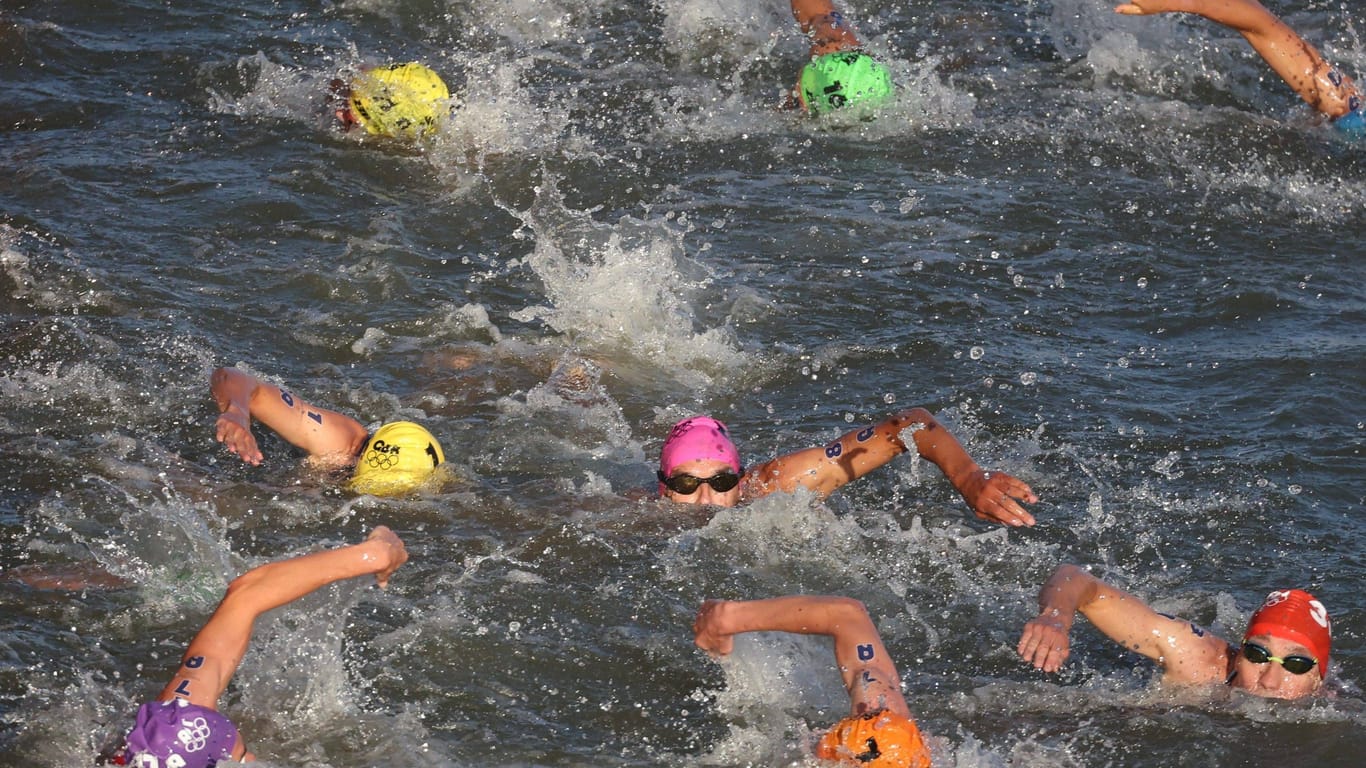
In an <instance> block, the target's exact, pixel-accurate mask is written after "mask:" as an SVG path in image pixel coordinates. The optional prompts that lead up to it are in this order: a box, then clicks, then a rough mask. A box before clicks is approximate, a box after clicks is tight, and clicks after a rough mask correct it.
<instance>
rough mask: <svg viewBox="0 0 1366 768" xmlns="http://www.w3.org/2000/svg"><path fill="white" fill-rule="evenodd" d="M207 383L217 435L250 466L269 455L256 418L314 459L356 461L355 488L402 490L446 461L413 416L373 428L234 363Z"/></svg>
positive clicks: (380, 492)
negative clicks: (254, 430)
mask: <svg viewBox="0 0 1366 768" xmlns="http://www.w3.org/2000/svg"><path fill="white" fill-rule="evenodd" d="M209 388H210V391H211V392H212V394H213V399H214V400H215V401H216V402H217V403H218V411H219V414H218V422H217V424H216V426H215V429H216V433H215V438H216V439H217V440H218V442H220V443H222V444H223V445H225V446H227V448H228V450H229V451H231V452H232V453H234V454H236V455H237V456H239V457H241V459H242V460H243V461H245V462H246V463H248V464H251V465H252V466H256V465H259V464H260V463H261V460H262V459H263V458H264V457H263V456H262V454H261V449H260V447H259V446H257V444H256V436H255V435H253V434H252V432H251V422H252V419H256V420H257V421H260V422H261V423H262V424H265V425H266V426H267V427H270V428H271V429H272V430H274V431H275V432H276V433H278V434H279V435H280V437H282V438H284V439H285V440H287V441H289V442H290V443H291V444H293V445H295V446H296V447H299V448H302V449H303V450H305V451H307V452H308V456H309V460H310V461H312V462H313V463H314V464H315V465H318V466H321V467H323V468H325V469H344V468H347V467H351V466H354V467H355V472H354V473H353V474H352V477H351V480H350V482H348V483H347V488H348V490H350V491H352V492H353V493H364V494H371V495H374V496H400V495H403V494H405V493H408V492H410V491H412V490H414V489H416V488H417V487H418V486H420V485H422V483H423V482H425V481H426V480H427V479H428V478H429V477H431V475H432V473H433V472H435V471H436V468H437V467H438V466H440V465H441V463H442V462H444V461H445V460H446V455H445V454H444V453H443V452H442V451H441V444H440V443H439V442H437V440H436V438H435V437H433V436H432V433H430V432H428V431H427V430H426V429H424V428H423V427H421V426H419V425H417V424H414V423H412V422H411V421H394V422H390V423H388V424H385V425H383V426H381V427H380V428H379V429H377V430H375V433H374V434H373V435H371V434H369V433H367V432H366V430H365V427H364V426H363V425H362V424H361V423H360V422H359V421H356V420H355V419H353V418H351V417H350V416H344V415H342V414H340V413H337V412H335V411H329V410H327V409H326V408H319V407H317V406H315V405H310V404H309V403H306V402H304V401H303V400H302V399H300V398H297V397H295V396H294V395H293V394H291V393H289V392H286V391H285V390H283V389H280V388H279V387H277V386H275V385H274V384H269V383H267V382H264V381H261V380H260V379H258V378H256V377H255V376H252V375H251V374H248V373H244V372H243V371H240V370H238V369H236V368H219V369H218V370H216V371H214V372H213V375H212V377H211V378H210V379H209Z"/></svg>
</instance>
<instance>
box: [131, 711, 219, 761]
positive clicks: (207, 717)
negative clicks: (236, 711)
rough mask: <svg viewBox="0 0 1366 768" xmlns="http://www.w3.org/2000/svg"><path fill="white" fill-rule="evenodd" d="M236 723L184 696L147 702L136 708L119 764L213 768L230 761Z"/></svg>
mask: <svg viewBox="0 0 1366 768" xmlns="http://www.w3.org/2000/svg"><path fill="white" fill-rule="evenodd" d="M237 742H238V737H237V726H235V725H233V724H232V721H231V720H229V719H228V718H226V717H224V716H223V715H221V714H219V713H218V712H216V711H214V710H212V709H209V708H208V707H202V706H199V705H198V704H191V703H190V702H188V701H186V700H185V699H172V700H171V701H149V702H147V703H146V704H143V705H142V706H141V707H138V714H137V719H136V722H135V723H134V725H133V729H132V730H131V731H129V732H128V736H127V738H126V739H125V741H124V748H123V751H122V752H120V753H119V754H118V755H116V756H115V757H114V762H115V763H116V764H118V765H132V766H144V765H161V766H173V765H175V766H184V768H213V766H214V765H216V764H217V763H218V761H220V760H231V759H232V753H233V748H234V747H235V746H236V745H237Z"/></svg>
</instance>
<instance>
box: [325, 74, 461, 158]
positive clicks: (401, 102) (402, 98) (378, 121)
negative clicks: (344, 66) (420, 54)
mask: <svg viewBox="0 0 1366 768" xmlns="http://www.w3.org/2000/svg"><path fill="white" fill-rule="evenodd" d="M450 98H451V93H450V91H449V90H448V89H447V88H446V83H445V82H443V81H442V80H441V77H440V76H439V75H437V74H436V73H435V72H433V71H432V70H431V69H429V68H428V67H426V66H423V65H422V64H418V63H416V62H410V63H408V64H389V65H387V66H382V67H374V68H373V69H367V70H365V71H363V72H361V73H360V74H359V75H356V77H355V79H354V80H352V81H351V88H350V94H349V95H348V96H347V99H346V104H347V107H348V114H344V115H338V116H339V117H341V119H342V122H343V124H346V123H347V122H348V121H349V120H350V121H354V122H355V123H356V124H358V125H360V126H361V127H363V128H364V129H365V132H366V133H369V134H371V135H372V136H390V137H394V138H401V139H415V138H418V137H420V136H422V135H424V134H427V133H431V132H433V131H435V130H436V127H437V123H438V122H439V121H440V119H441V115H442V114H443V112H444V111H445V110H446V103H447V102H448V101H449V100H450Z"/></svg>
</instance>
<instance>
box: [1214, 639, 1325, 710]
mask: <svg viewBox="0 0 1366 768" xmlns="http://www.w3.org/2000/svg"><path fill="white" fill-rule="evenodd" d="M1246 642H1249V643H1256V644H1257V645H1260V646H1261V647H1263V648H1265V649H1266V650H1267V651H1269V652H1270V654H1271V655H1272V656H1275V657H1276V658H1280V659H1284V658H1286V657H1288V656H1308V657H1309V658H1311V659H1312V658H1314V653H1313V651H1310V650H1309V649H1308V648H1306V647H1304V646H1303V645H1300V644H1299V643H1296V642H1293V641H1290V640H1283V639H1281V638H1279V637H1272V636H1271V635H1252V636H1250V637H1248V638H1247V639H1246ZM1320 663H1322V662H1320ZM1234 670H1235V672H1236V674H1235V675H1234V677H1233V685H1234V686H1235V687H1238V688H1242V689H1243V690H1245V691H1247V692H1248V693H1251V694H1253V695H1254V696H1264V697H1266V698H1269V699H1299V698H1303V697H1305V696H1308V695H1310V694H1312V693H1314V692H1315V691H1317V690H1318V689H1319V686H1320V685H1322V684H1323V678H1322V677H1320V676H1319V668H1318V666H1317V665H1316V666H1315V667H1314V668H1313V669H1311V670H1309V671H1308V672H1305V673H1304V674H1302V675H1296V674H1293V673H1291V672H1289V671H1288V670H1286V668H1285V667H1283V666H1281V665H1280V664H1278V663H1277V662H1275V661H1267V662H1266V663H1265V664H1253V663H1252V662H1251V661H1248V660H1247V657H1246V656H1245V655H1244V654H1243V652H1242V651H1239V652H1238V660H1237V661H1236V662H1235V666H1234Z"/></svg>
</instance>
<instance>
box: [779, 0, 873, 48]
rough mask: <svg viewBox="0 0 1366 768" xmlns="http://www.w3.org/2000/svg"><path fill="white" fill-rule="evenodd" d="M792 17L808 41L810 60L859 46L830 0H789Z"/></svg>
mask: <svg viewBox="0 0 1366 768" xmlns="http://www.w3.org/2000/svg"><path fill="white" fill-rule="evenodd" d="M792 16H793V17H794V18H796V19H797V24H798V25H799V26H800V27H801V28H802V32H804V33H806V36H807V37H809V38H810V39H811V56H812V57H816V56H820V55H822V54H826V53H834V52H836V51H847V50H851V49H854V48H858V47H859V46H861V45H863V43H861V42H859V39H858V35H857V34H855V33H854V28H853V27H852V26H850V25H849V22H848V21H847V20H845V18H844V14H842V13H840V12H839V11H837V10H835V5H834V3H833V2H831V0H792Z"/></svg>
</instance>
